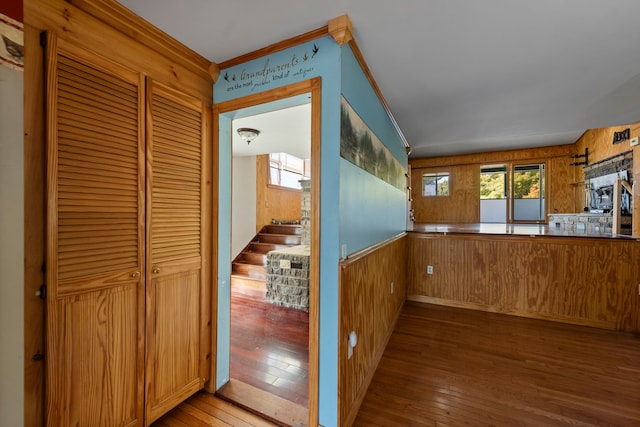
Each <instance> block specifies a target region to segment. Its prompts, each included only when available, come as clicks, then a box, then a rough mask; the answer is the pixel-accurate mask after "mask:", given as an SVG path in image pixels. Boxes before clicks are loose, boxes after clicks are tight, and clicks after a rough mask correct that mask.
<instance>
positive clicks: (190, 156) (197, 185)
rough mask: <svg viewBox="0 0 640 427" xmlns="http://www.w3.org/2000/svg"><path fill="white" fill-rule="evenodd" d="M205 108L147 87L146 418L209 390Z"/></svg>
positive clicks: (159, 88)
mask: <svg viewBox="0 0 640 427" xmlns="http://www.w3.org/2000/svg"><path fill="white" fill-rule="evenodd" d="M204 112H205V109H204V104H203V103H202V101H199V100H197V99H193V98H190V97H187V96H185V95H183V94H180V93H178V92H176V91H174V90H172V89H170V88H168V87H166V86H163V85H161V84H159V83H157V82H154V81H152V80H150V81H149V83H148V88H147V224H148V232H147V248H148V251H147V278H148V284H147V288H146V291H147V356H146V367H147V374H146V416H147V422H148V423H149V422H152V421H154V420H156V419H157V418H158V417H160V416H161V415H162V414H164V413H165V412H167V411H168V410H169V409H171V408H173V407H174V406H176V405H177V404H178V403H180V402H181V401H182V400H184V399H185V398H186V397H188V396H189V395H191V394H193V393H194V392H195V391H197V390H198V389H200V388H202V387H203V385H204V375H203V369H201V364H200V362H201V361H202V357H201V354H206V349H205V348H203V347H202V345H201V344H203V343H204V342H206V340H205V339H204V337H203V336H204V331H201V327H203V326H204V325H203V324H204V319H203V314H204V313H203V310H202V309H201V301H204V299H203V298H202V295H201V294H202V292H203V288H202V286H203V283H204V278H203V257H202V242H203V241H204V236H203V230H204V224H203V221H204V204H203V202H202V200H203V196H204V195H203V194H202V193H203V187H204V182H203V176H204V175H203V166H202V164H203V149H204V147H205V144H204V141H203V134H204V132H203V126H204V120H203V116H204Z"/></svg>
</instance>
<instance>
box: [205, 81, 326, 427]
mask: <svg viewBox="0 0 640 427" xmlns="http://www.w3.org/2000/svg"><path fill="white" fill-rule="evenodd" d="M321 90H322V84H321V78H320V77H314V78H312V79H310V80H305V81H302V82H298V83H293V84H290V85H287V86H284V87H279V88H275V89H271V90H268V91H265V92H260V93H256V94H253V95H247V96H245V97H242V98H237V99H232V100H229V101H224V102H221V103H218V104H214V106H213V140H214V147H219V146H220V115H221V114H225V113H229V112H231V111H236V110H240V109H243V108H249V107H253V106H256V105H260V104H265V103H268V102H273V101H277V100H280V99H284V98H290V97H293V96H296V95H302V94H305V93H310V94H311V259H310V272H309V405H308V408H309V422H308V425H309V426H316V425H318V383H319V381H318V370H319V369H318V368H319V354H320V348H319V331H320V324H319V320H320V147H321V139H320V129H321V121H320V118H321V113H320V111H321V106H322V102H321ZM215 151H216V155H215V160H214V162H215V164H216V165H217V164H218V162H220V161H221V160H223V159H220V157H219V150H215ZM219 184H220V183H219V182H216V186H215V188H216V191H218V187H219ZM214 211H215V215H214V218H213V221H214V222H215V224H216V226H215V227H214V228H215V229H216V233H215V235H214V240H215V241H217V237H218V233H219V230H217V228H218V227H217V224H218V210H217V209H215V210H214ZM216 258H217V251H216ZM214 265H216V268H215V270H216V271H215V272H214V275H213V277H217V259H216V260H215V262H214ZM216 288H217V284H216ZM217 295H218V293H217V290H216V291H214V292H212V299H211V304H212V307H215V310H216V312H217V307H218V298H217ZM212 318H213V319H214V327H213V328H212V334H213V336H212V346H213V348H214V350H215V349H216V346H217V340H216V335H217V330H218V324H217V316H215V315H214V316H212ZM213 354H217V351H213ZM216 359H217V357H214V358H211V373H212V375H211V382H210V384H212V385H213V386H214V387H215V383H216V378H215V377H216V375H217V372H216Z"/></svg>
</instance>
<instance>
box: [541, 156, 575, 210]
mask: <svg viewBox="0 0 640 427" xmlns="http://www.w3.org/2000/svg"><path fill="white" fill-rule="evenodd" d="M569 160H570V159H569V158H568V157H553V158H550V159H549V160H547V171H546V175H547V198H546V203H547V212H548V213H550V214H551V213H572V212H581V211H582V206H579V205H577V199H576V194H577V193H579V192H582V188H583V186H582V185H581V184H579V183H576V182H575V177H574V176H575V172H576V167H575V166H571V163H572V162H571V161H569Z"/></svg>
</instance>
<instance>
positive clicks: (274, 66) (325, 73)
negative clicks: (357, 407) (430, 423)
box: [214, 37, 340, 427]
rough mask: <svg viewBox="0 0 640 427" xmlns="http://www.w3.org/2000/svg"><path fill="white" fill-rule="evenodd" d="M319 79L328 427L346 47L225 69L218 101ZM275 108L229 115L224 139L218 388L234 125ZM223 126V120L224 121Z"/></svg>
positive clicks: (334, 374)
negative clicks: (343, 52)
mask: <svg viewBox="0 0 640 427" xmlns="http://www.w3.org/2000/svg"><path fill="white" fill-rule="evenodd" d="M313 77H321V79H322V91H321V92H322V95H321V96H322V110H321V117H322V123H321V138H322V140H321V150H320V156H321V171H320V172H321V176H322V185H321V193H320V198H321V202H320V228H321V230H322V234H321V236H320V247H321V249H320V251H321V254H320V281H321V283H322V286H320V336H319V345H320V360H319V371H320V372H319V396H318V398H319V402H318V404H319V422H320V424H322V425H325V426H327V427H330V426H333V425H336V423H337V395H338V356H337V355H338V342H337V334H338V303H337V302H338V268H337V265H338V255H339V254H338V247H339V246H338V244H337V242H338V223H339V215H338V211H339V203H340V202H339V186H340V181H339V180H340V164H339V162H338V161H336V159H338V158H339V156H340V140H339V138H340V128H339V125H340V109H339V107H340V46H338V45H337V44H336V43H335V41H334V40H333V39H332V38H331V37H324V38H322V39H318V40H315V41H313V42H309V43H305V44H302V45H299V46H296V47H293V48H290V49H287V50H284V51H282V52H277V53H275V54H273V55H269V56H268V57H264V58H259V59H256V60H254V61H250V62H247V63H244V64H240V65H238V66H235V67H232V68H229V69H226V70H221V74H220V78H219V79H218V81H217V82H216V84H215V86H214V102H215V103H220V102H224V101H228V100H231V99H237V98H240V97H243V96H248V95H252V94H255V93H259V92H261V91H265V90H271V89H274V88H277V87H282V86H285V85H289V84H292V83H296V82H299V81H304V80H309V79H311V78H313ZM265 108H272V106H271V105H269V106H257V107H253V108H247V109H245V110H243V111H239V112H235V113H233V114H231V113H230V114H229V115H226V116H225V120H229V122H225V125H224V126H225V129H223V126H222V123H221V128H220V130H219V133H220V134H219V136H220V139H219V141H220V146H221V147H220V163H221V165H220V168H219V178H220V188H221V190H220V199H219V201H218V202H219V205H220V207H221V209H224V211H225V216H224V217H223V216H222V215H221V216H220V223H219V224H218V227H219V233H220V239H219V242H218V248H219V254H220V257H219V259H218V262H219V268H220V273H219V277H218V298H219V308H218V349H217V350H218V355H217V358H218V364H217V370H218V372H217V375H218V377H217V381H216V383H217V386H218V387H219V386H221V385H222V384H224V382H225V381H226V380H227V379H228V377H229V334H228V325H229V310H228V306H229V282H230V271H229V268H228V267H227V266H228V265H230V259H229V257H230V255H229V252H230V250H229V248H228V247H227V245H229V244H230V243H229V238H228V236H229V233H230V222H229V220H228V219H227V216H226V212H227V209H228V206H229V205H230V203H231V198H230V193H228V192H227V189H230V188H231V184H230V183H231V171H230V169H229V168H228V167H227V166H226V164H230V163H231V154H230V148H229V147H230V144H231V140H230V138H231V136H230V134H229V132H230V120H231V118H235V117H243V116H249V115H254V114H258V113H261V112H264V110H265ZM221 122H222V118H221ZM332 159H333V160H332ZM225 192H226V193H225Z"/></svg>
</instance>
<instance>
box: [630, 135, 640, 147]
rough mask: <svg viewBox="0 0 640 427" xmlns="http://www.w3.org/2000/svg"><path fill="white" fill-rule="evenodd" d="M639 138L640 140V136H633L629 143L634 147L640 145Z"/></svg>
mask: <svg viewBox="0 0 640 427" xmlns="http://www.w3.org/2000/svg"><path fill="white" fill-rule="evenodd" d="M639 140H640V137H637V136H636V137H635V138H631V141H630V142H629V145H630V146H632V147H633V146H635V145H638V142H639Z"/></svg>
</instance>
